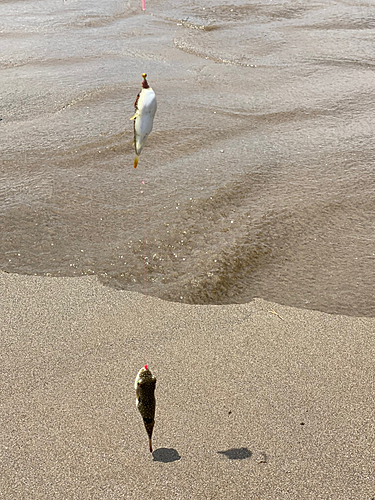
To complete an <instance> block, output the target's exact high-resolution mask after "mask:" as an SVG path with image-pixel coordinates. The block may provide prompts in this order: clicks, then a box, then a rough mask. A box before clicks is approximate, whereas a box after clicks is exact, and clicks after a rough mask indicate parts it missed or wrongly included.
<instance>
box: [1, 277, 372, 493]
mask: <svg viewBox="0 0 375 500" xmlns="http://www.w3.org/2000/svg"><path fill="white" fill-rule="evenodd" d="M0 293H1V302H0V308H1V326H0V331H1V354H0V356H1V365H0V366H1V371H0V373H1V388H2V398H1V405H0V412H1V424H2V425H1V430H0V457H1V460H0V471H1V473H0V497H1V498H4V499H7V500H13V499H17V500H23V499H38V500H39V499H40V500H42V499H51V498H53V499H55V500H60V499H61V500H62V499H64V500H67V499H69V500H70V499H80V500H81V499H116V500H117V499H141V498H147V499H178V498H180V499H190V498H191V499H219V498H226V499H242V498H246V499H248V498H254V499H261V500H263V499H264V500H265V499H270V500H271V499H272V500H276V499H288V500H289V499H296V500H297V499H298V500H301V499H314V500H317V499H346V500H347V499H353V500H357V499H365V500H371V499H372V498H373V497H374V496H375V479H374V458H375V453H374V446H373V445H374V437H375V433H374V369H373V359H374V350H375V336H374V331H375V320H374V318H351V317H345V316H334V315H328V314H325V313H320V312H313V311H307V310H299V309H295V308H290V307H285V306H280V305H277V304H274V303H270V302H267V301H264V300H260V299H255V300H254V301H252V302H251V303H249V304H242V305H230V306H193V305H186V304H176V303H171V302H166V301H163V300H160V299H157V298H150V297H146V296H143V295H141V294H137V293H134V292H127V291H117V290H114V289H111V288H107V287H105V286H103V285H102V284H100V283H99V282H98V281H97V279H96V278H95V277H82V278H43V277H33V276H19V275H11V274H6V273H0ZM145 331H146V345H147V361H148V364H149V367H150V369H151V370H152V372H153V373H154V374H155V375H156V377H157V380H158V382H157V389H156V396H157V411H156V425H155V429H154V439H153V441H154V452H153V454H150V452H149V451H148V447H147V436H146V432H145V429H144V427H143V422H142V420H141V417H140V415H139V414H138V412H137V410H136V407H135V392H134V387H133V384H134V378H135V375H136V373H137V371H138V370H139V368H140V367H141V366H142V365H143V364H144V358H145Z"/></svg>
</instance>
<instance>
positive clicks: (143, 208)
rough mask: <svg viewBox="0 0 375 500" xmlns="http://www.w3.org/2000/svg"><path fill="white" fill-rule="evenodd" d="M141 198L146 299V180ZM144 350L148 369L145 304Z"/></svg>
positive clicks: (143, 181)
mask: <svg viewBox="0 0 375 500" xmlns="http://www.w3.org/2000/svg"><path fill="white" fill-rule="evenodd" d="M142 187H143V189H142V188H141V196H142V223H143V224H142V225H143V294H144V297H145V298H146V259H147V257H146V222H145V180H144V179H143V180H142ZM143 326H144V348H145V368H147V305H146V302H144V317H143Z"/></svg>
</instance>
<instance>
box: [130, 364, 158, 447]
mask: <svg viewBox="0 0 375 500" xmlns="http://www.w3.org/2000/svg"><path fill="white" fill-rule="evenodd" d="M134 387H135V392H136V396H137V399H136V405H137V408H138V410H139V413H140V414H141V415H142V418H143V423H144V424H145V428H146V431H147V434H148V442H149V447H150V452H152V440H151V438H152V431H153V429H154V425H155V407H156V400H155V387H156V377H154V376H153V375H152V373H151V371H150V370H149V369H148V368H146V367H143V368H141V369H140V370H139V372H138V374H137V377H136V379H135V384H134Z"/></svg>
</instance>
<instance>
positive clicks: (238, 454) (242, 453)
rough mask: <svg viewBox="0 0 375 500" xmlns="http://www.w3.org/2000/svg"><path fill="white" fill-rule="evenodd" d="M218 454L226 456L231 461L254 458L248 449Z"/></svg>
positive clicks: (237, 449)
mask: <svg viewBox="0 0 375 500" xmlns="http://www.w3.org/2000/svg"><path fill="white" fill-rule="evenodd" d="M218 453H220V454H221V455H225V456H226V457H227V458H229V460H244V459H245V458H250V457H251V456H252V452H251V451H250V450H249V449H248V448H231V449H230V450H225V451H218Z"/></svg>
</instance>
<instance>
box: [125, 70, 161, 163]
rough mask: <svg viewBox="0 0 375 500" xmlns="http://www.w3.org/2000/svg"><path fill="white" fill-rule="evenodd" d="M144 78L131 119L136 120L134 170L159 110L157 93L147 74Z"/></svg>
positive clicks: (144, 74)
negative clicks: (151, 85) (148, 80)
mask: <svg viewBox="0 0 375 500" xmlns="http://www.w3.org/2000/svg"><path fill="white" fill-rule="evenodd" d="M142 77H143V82H142V90H141V91H140V93H139V94H138V95H137V98H136V100H135V103H134V107H135V113H134V115H133V116H132V117H131V118H130V119H131V120H134V147H135V159H134V168H137V165H138V161H139V155H140V154H141V151H142V149H143V146H144V145H145V143H146V139H147V137H148V136H149V134H150V133H151V130H152V127H153V123H154V116H155V113H156V108H157V103H156V96H155V92H154V91H153V90H152V88H151V87H150V86H149V84H148V83H147V80H146V77H147V75H146V73H143V74H142Z"/></svg>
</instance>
